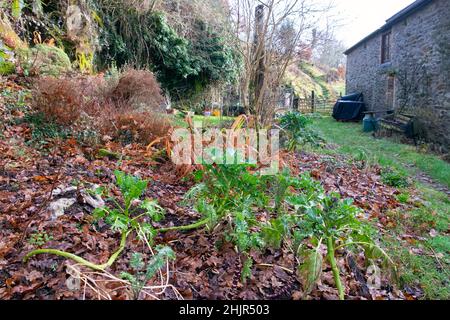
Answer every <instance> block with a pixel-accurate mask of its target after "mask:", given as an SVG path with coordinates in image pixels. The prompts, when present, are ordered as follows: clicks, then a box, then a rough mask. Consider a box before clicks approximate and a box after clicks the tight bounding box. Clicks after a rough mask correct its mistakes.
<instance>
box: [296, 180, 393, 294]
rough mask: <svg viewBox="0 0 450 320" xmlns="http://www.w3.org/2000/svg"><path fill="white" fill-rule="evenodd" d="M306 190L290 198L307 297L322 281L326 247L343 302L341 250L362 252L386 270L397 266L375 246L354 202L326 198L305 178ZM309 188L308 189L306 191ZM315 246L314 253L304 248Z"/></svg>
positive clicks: (332, 195)
mask: <svg viewBox="0 0 450 320" xmlns="http://www.w3.org/2000/svg"><path fill="white" fill-rule="evenodd" d="M301 185H303V187H304V188H303V190H302V192H301V193H300V194H298V195H293V196H290V197H288V200H287V201H288V202H289V203H290V204H291V205H292V206H293V207H294V208H295V210H296V212H297V214H298V216H297V227H298V230H299V231H298V232H297V233H296V240H297V243H298V244H299V246H298V249H297V253H298V254H299V256H301V257H303V264H301V265H300V268H299V274H300V276H301V278H302V280H303V283H304V285H305V294H309V293H310V292H311V291H312V289H313V288H314V285H315V284H316V283H317V281H318V280H319V279H320V275H321V272H322V260H323V257H322V256H321V251H320V249H321V247H322V245H324V246H326V252H327V259H328V262H329V263H330V265H331V269H332V271H333V276H334V280H335V284H336V287H337V289H338V291H339V298H340V299H344V297H345V292H344V288H343V286H342V281H341V278H340V270H339V267H338V265H337V262H336V253H337V251H338V250H341V249H344V248H345V249H346V250H349V251H352V250H359V251H363V252H364V253H365V256H366V258H367V260H368V261H373V262H374V263H375V261H377V260H381V261H382V262H383V264H384V265H385V266H386V267H392V269H393V271H394V273H395V266H394V263H393V262H392V260H391V259H390V257H389V256H388V255H387V254H386V253H385V252H384V251H383V250H382V249H381V248H380V247H379V246H378V245H377V244H376V243H375V241H374V240H373V238H372V234H371V229H370V227H369V226H368V224H365V223H363V222H362V221H361V220H360V217H359V216H360V213H361V212H360V209H358V208H357V207H355V206H353V204H352V203H353V200H351V199H345V200H342V199H341V198H340V196H339V195H338V194H331V195H326V194H325V192H324V191H323V189H322V187H321V186H320V184H319V183H318V182H315V181H312V179H310V178H309V179H308V177H307V176H304V177H303V181H302V183H301ZM305 187H306V188H305ZM304 240H308V241H307V242H306V243H307V244H309V245H312V246H313V249H310V247H308V246H305V245H304V243H305V242H304Z"/></svg>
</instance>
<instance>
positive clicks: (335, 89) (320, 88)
mask: <svg viewBox="0 0 450 320" xmlns="http://www.w3.org/2000/svg"><path fill="white" fill-rule="evenodd" d="M285 83H286V85H288V86H291V87H292V88H293V89H294V91H295V94H296V95H297V96H299V97H300V98H305V97H309V96H310V95H311V92H312V91H314V92H315V94H316V97H317V98H319V99H330V100H332V99H335V98H337V97H339V95H340V94H344V93H345V82H344V80H340V81H336V82H327V75H326V72H325V71H323V70H322V69H320V68H319V67H317V66H315V65H314V64H312V63H308V62H301V63H299V64H295V65H291V66H290V67H289V69H288V70H287V72H286V76H285Z"/></svg>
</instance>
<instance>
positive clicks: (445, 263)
mask: <svg viewBox="0 0 450 320" xmlns="http://www.w3.org/2000/svg"><path fill="white" fill-rule="evenodd" d="M314 121H315V122H314V125H315V126H316V128H318V129H319V130H320V131H321V132H322V134H323V136H324V137H325V138H326V139H327V141H328V142H329V143H333V144H336V145H337V146H338V147H337V149H336V150H327V151H325V152H327V153H330V154H335V153H344V154H348V155H350V156H352V157H354V158H355V159H359V160H361V159H363V160H367V161H369V162H370V163H372V164H379V165H381V166H382V167H393V168H395V169H397V170H398V171H401V172H403V173H404V174H406V175H409V176H410V178H411V180H412V181H414V182H415V183H414V185H413V186H411V187H410V188H404V189H401V190H399V192H400V193H401V195H400V196H398V198H399V201H401V202H406V203H408V202H410V197H411V196H412V195H413V194H417V195H418V196H419V197H420V199H421V201H419V203H415V204H414V205H412V204H410V206H409V208H410V209H404V208H401V209H399V210H395V211H393V212H388V213H386V214H387V215H389V216H391V218H393V219H394V220H395V221H396V222H397V223H396V225H395V226H394V227H392V228H391V229H389V230H388V232H386V233H384V234H383V236H382V239H381V241H382V242H383V244H384V245H385V246H386V248H387V251H388V252H389V254H390V255H391V257H392V258H393V259H394V261H396V262H397V264H398V267H399V271H400V280H401V285H402V286H403V287H407V286H409V287H420V288H421V290H423V294H424V296H423V298H426V299H450V273H449V270H450V237H449V235H448V232H449V230H450V228H449V222H450V219H449V217H450V199H449V197H448V196H447V195H446V194H445V193H443V192H439V191H437V190H435V189H433V187H432V186H430V185H426V184H423V183H420V182H418V181H417V179H414V178H415V177H416V175H417V173H419V172H424V173H426V174H427V175H429V176H430V177H431V178H432V179H434V180H435V181H437V182H439V183H441V184H442V185H444V186H447V187H450V164H449V163H447V162H445V161H443V160H442V159H440V158H439V157H438V156H436V155H432V154H425V153H420V152H418V151H417V150H416V148H415V147H414V146H410V145H405V144H401V143H398V142H395V141H393V140H390V139H375V138H373V137H372V135H371V134H367V133H363V132H362V124H360V123H359V124H355V123H340V122H336V121H335V120H333V119H331V118H322V119H316V120H314ZM405 235H406V236H407V235H414V238H413V239H411V238H409V237H405Z"/></svg>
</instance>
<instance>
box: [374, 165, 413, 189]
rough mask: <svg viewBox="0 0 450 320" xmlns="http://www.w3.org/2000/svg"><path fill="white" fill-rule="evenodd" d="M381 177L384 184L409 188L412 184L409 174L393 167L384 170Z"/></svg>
mask: <svg viewBox="0 0 450 320" xmlns="http://www.w3.org/2000/svg"><path fill="white" fill-rule="evenodd" d="M381 179H382V181H383V183H384V184H386V185H388V186H391V187H394V188H407V187H408V186H409V185H410V182H409V180H408V177H407V175H406V174H405V173H404V172H400V171H398V170H395V169H393V168H389V169H385V170H383V172H382V173H381Z"/></svg>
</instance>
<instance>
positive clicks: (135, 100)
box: [32, 69, 171, 144]
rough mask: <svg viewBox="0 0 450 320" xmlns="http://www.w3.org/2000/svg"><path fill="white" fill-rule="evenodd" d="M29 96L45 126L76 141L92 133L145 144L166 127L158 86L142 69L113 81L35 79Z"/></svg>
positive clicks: (165, 129) (166, 130)
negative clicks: (62, 130) (65, 130)
mask: <svg viewBox="0 0 450 320" xmlns="http://www.w3.org/2000/svg"><path fill="white" fill-rule="evenodd" d="M32 96H33V107H34V110H35V111H37V113H39V114H40V115H42V116H43V117H44V119H45V121H48V122H49V123H55V124H57V125H58V126H63V127H66V128H70V129H71V130H72V132H73V133H74V134H76V136H77V137H82V136H84V134H81V135H80V133H84V132H90V133H91V132H95V131H97V132H98V133H101V134H104V135H109V136H111V137H112V138H115V139H118V140H120V141H122V142H124V143H131V142H142V143H147V144H148V143H150V142H152V141H154V140H155V139H158V138H160V137H164V136H166V135H167V133H168V132H169V131H170V128H171V125H170V121H169V119H168V118H167V116H166V115H165V114H163V113H162V111H163V110H162V108H161V105H162V102H163V101H164V98H163V96H162V95H161V90H160V88H159V85H158V83H157V81H156V79H155V77H154V76H153V74H152V73H151V72H149V71H145V70H131V69H128V70H126V71H125V72H124V73H123V74H121V75H120V76H119V77H118V79H117V80H115V79H105V78H102V77H82V78H75V79H73V78H72V79H69V78H59V79H57V78H54V77H43V78H38V79H37V80H36V82H35V86H34V90H33V92H32Z"/></svg>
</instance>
